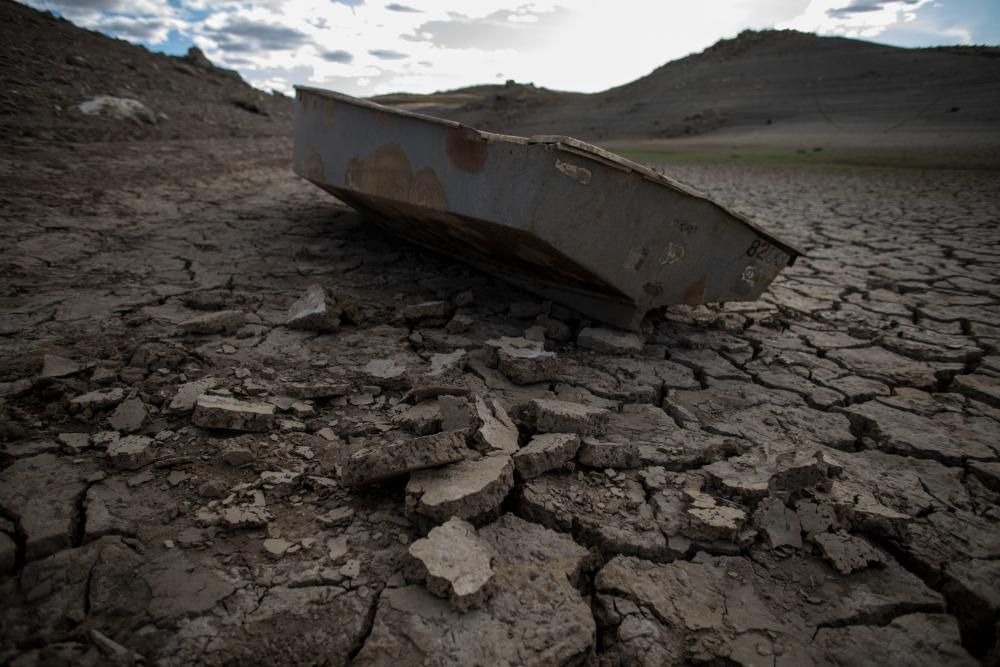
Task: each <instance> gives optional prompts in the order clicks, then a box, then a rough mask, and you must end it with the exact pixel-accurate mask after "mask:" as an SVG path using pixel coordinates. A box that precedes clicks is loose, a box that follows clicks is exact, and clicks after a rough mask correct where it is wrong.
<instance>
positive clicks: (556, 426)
mask: <svg viewBox="0 0 1000 667" xmlns="http://www.w3.org/2000/svg"><path fill="white" fill-rule="evenodd" d="M513 416H514V418H515V419H516V420H518V421H520V422H521V423H523V424H525V425H526V426H527V427H528V428H530V429H532V430H534V431H536V432H540V433H576V434H577V435H602V434H603V433H604V432H605V430H607V427H608V421H609V420H610V418H611V413H609V412H608V411H607V410H605V409H603V408H595V407H591V406H588V405H582V404H580V403H570V402H568V401H557V400H553V399H547V398H535V399H532V400H530V401H528V402H527V403H521V404H520V405H517V406H516V407H515V408H514V410H513Z"/></svg>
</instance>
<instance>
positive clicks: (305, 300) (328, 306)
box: [285, 285, 341, 332]
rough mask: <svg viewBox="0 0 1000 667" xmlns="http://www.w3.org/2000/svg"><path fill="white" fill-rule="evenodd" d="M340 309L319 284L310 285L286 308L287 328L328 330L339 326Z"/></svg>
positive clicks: (333, 329)
mask: <svg viewBox="0 0 1000 667" xmlns="http://www.w3.org/2000/svg"><path fill="white" fill-rule="evenodd" d="M340 315H341V310H340V308H338V307H337V305H336V303H335V302H334V301H333V299H330V298H329V297H328V296H327V293H326V290H325V289H323V287H322V286H321V285H310V286H309V287H308V288H306V291H305V294H303V295H302V296H301V297H299V300H298V301H296V302H295V303H293V304H292V306H291V307H290V308H289V309H288V317H287V319H286V321H285V326H287V327H288V328H289V329H306V330H309V331H320V332H330V331H336V330H337V329H339V328H340Z"/></svg>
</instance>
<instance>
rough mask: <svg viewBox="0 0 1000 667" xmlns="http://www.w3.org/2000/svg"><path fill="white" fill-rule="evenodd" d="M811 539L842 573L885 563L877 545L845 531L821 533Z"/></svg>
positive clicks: (824, 556)
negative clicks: (874, 545)
mask: <svg viewBox="0 0 1000 667" xmlns="http://www.w3.org/2000/svg"><path fill="white" fill-rule="evenodd" d="M810 539H812V541H813V542H814V543H815V544H816V546H818V547H819V550H820V553H821V554H823V558H825V559H826V560H828V561H829V562H830V564H831V565H833V567H834V568H835V569H836V570H837V571H838V572H840V573H841V574H850V573H851V572H854V571H856V570H863V569H865V568H867V567H868V566H870V565H883V564H885V557H884V556H883V555H882V554H881V553H880V552H879V551H878V550H876V549H875V547H873V546H872V545H870V544H869V543H868V542H866V541H865V540H863V539H862V538H860V537H857V536H855V535H851V534H849V533H846V532H844V531H838V532H836V533H821V534H819V535H813V536H812V537H811V538H810Z"/></svg>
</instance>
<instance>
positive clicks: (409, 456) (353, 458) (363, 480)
mask: <svg viewBox="0 0 1000 667" xmlns="http://www.w3.org/2000/svg"><path fill="white" fill-rule="evenodd" d="M467 451H468V449H467V448H466V446H465V438H464V437H462V435H461V434H460V433H455V432H445V433H437V434H434V435H427V436H423V437H420V438H412V439H409V440H400V441H397V442H392V443H377V444H372V445H369V446H366V447H363V448H361V449H359V450H358V451H356V452H354V453H353V454H351V455H350V456H349V457H347V459H346V460H345V461H344V462H343V465H342V468H341V482H342V483H343V484H345V485H347V486H363V485H365V484H372V483H374V482H380V481H382V480H385V479H390V478H392V477H398V476H400V475H405V474H406V473H409V472H413V471H415V470H422V469H424V468H433V467H436V466H442V465H446V464H448V463H454V462H456V461H461V460H462V459H464V458H465V455H466V452H467Z"/></svg>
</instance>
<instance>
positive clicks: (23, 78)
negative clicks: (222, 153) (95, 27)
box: [0, 0, 292, 142]
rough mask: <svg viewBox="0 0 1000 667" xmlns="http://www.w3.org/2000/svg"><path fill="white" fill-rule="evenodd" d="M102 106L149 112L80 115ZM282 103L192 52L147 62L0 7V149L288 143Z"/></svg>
mask: <svg viewBox="0 0 1000 667" xmlns="http://www.w3.org/2000/svg"><path fill="white" fill-rule="evenodd" d="M102 96H110V97H118V98H126V99H133V100H136V101H138V102H140V103H142V104H143V105H144V106H145V107H146V108H147V109H148V110H149V112H148V113H146V112H140V113H139V114H136V115H135V117H134V120H133V121H132V122H126V123H122V122H121V121H120V120H116V119H113V118H109V117H105V116H101V115H93V116H90V115H86V114H84V113H83V112H82V111H81V110H80V105H81V104H84V103H85V102H87V101H89V100H92V99H94V98H98V97H102ZM291 118H292V101H291V99H290V98H287V97H285V96H282V95H271V94H267V93H264V92H261V91H259V90H257V89H255V88H253V87H252V86H250V85H249V84H247V83H246V82H245V81H243V79H241V78H240V76H239V74H237V73H236V72H233V71H230V70H224V69H220V68H217V67H214V66H212V64H211V63H210V62H209V61H208V60H207V59H206V58H205V57H204V55H202V54H201V53H200V52H199V51H197V50H193V51H192V52H191V53H189V54H188V55H187V56H185V57H180V58H178V57H173V56H167V55H164V54H161V53H152V52H150V51H147V50H146V49H145V48H143V47H139V46H135V45H133V44H130V43H128V42H126V41H123V40H116V39H111V38H109V37H107V36H105V35H102V34H100V33H96V32H92V31H90V30H84V29H82V28H78V27H76V26H75V25H73V24H72V23H70V22H69V21H66V20H64V19H60V18H56V17H54V16H52V15H51V14H48V13H42V12H38V11H36V10H34V9H31V8H29V7H25V6H23V5H20V4H18V3H16V2H13V1H12V0H0V137H3V141H4V142H25V141H26V142H30V141H32V140H34V139H41V140H51V141H116V140H121V139H128V138H132V139H156V138H163V139H180V138H184V139H196V138H217V137H246V136H257V137H260V136H268V135H273V134H288V133H289V132H290V126H291Z"/></svg>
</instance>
